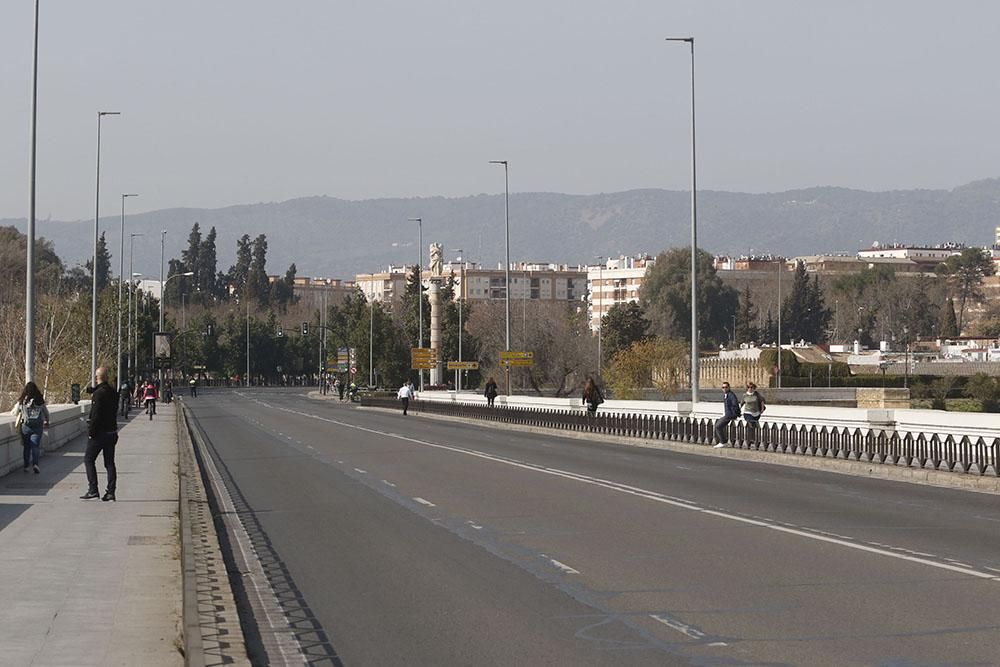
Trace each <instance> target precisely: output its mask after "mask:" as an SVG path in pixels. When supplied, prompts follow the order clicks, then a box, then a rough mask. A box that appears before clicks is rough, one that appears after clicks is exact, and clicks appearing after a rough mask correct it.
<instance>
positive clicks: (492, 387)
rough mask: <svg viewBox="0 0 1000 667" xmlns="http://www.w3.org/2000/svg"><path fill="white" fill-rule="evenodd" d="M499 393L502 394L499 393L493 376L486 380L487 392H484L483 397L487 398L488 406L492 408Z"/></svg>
mask: <svg viewBox="0 0 1000 667" xmlns="http://www.w3.org/2000/svg"><path fill="white" fill-rule="evenodd" d="M498 393H500V392H498V391H497V383H496V380H494V379H493V376H492V375H491V376H490V377H489V379H488V380H486V391H484V392H483V396H485V397H486V405H488V406H489V407H491V408H492V407H493V401H495V400H496V399H497V394H498Z"/></svg>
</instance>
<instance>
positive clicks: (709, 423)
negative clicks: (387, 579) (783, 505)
mask: <svg viewBox="0 0 1000 667" xmlns="http://www.w3.org/2000/svg"><path fill="white" fill-rule="evenodd" d="M361 404H362V406H368V407H379V408H399V407H400V402H399V401H398V400H397V399H395V398H392V397H388V396H362V398H361ZM409 410H410V411H411V412H417V413H420V412H426V413H429V414H438V415H444V416H448V417H462V418H465V419H477V420H482V421H492V422H500V423H504V424H516V425H520V426H530V427H537V428H548V429H556V430H566V431H581V432H590V433H597V434H606V435H614V436H620V437H626V438H641V439H646V440H672V441H677V442H687V443H693V444H698V445H714V444H716V439H715V420H713V419H710V418H699V417H684V416H669V415H646V414H638V413H626V412H598V413H597V414H596V415H593V416H591V415H590V414H588V413H587V412H585V411H582V410H557V409H552V408H530V407H523V406H504V405H496V406H493V407H489V406H486V405H482V404H476V403H459V402H439V401H422V400H419V399H416V400H411V401H410V406H409ZM728 436H729V440H728V442H729V444H730V445H731V446H732V447H734V448H736V449H747V450H756V451H763V452H775V453H779V454H798V455H802V456H821V457H828V458H836V459H843V460H848V461H860V462H864V463H877V464H885V465H897V466H898V465H903V466H906V467H916V468H920V469H925V468H928V469H933V470H942V471H948V472H957V473H970V474H976V475H986V474H987V473H990V474H992V475H994V476H1000V470H998V462H1000V437H996V438H992V439H987V438H983V437H976V438H973V437H969V436H961V437H957V436H954V435H945V436H941V435H939V434H936V433H931V434H927V433H923V432H916V433H914V432H909V431H896V430H880V429H861V428H857V427H848V426H845V427H837V426H816V425H807V424H788V423H783V424H775V423H768V422H765V421H761V422H760V423H759V424H756V425H754V424H751V423H748V422H746V421H743V420H739V421H734V422H733V423H731V424H729V426H728Z"/></svg>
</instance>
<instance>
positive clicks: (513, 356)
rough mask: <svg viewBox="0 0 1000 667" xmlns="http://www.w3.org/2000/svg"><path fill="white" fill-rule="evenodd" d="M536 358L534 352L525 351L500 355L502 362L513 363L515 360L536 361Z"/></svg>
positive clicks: (514, 351) (512, 351)
mask: <svg viewBox="0 0 1000 667" xmlns="http://www.w3.org/2000/svg"><path fill="white" fill-rule="evenodd" d="M534 358H535V353H534V352H526V351H523V350H511V351H509V352H501V353H500V360H501V361H511V360H513V359H534Z"/></svg>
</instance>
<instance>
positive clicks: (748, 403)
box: [740, 382, 766, 442]
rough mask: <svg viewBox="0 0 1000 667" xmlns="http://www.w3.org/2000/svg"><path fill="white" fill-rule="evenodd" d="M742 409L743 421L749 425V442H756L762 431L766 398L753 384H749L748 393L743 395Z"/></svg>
mask: <svg viewBox="0 0 1000 667" xmlns="http://www.w3.org/2000/svg"><path fill="white" fill-rule="evenodd" d="M740 407H741V408H743V419H744V420H745V421H746V423H747V430H748V433H747V441H748V442H750V441H753V442H755V441H756V438H755V436H756V434H757V432H758V431H759V430H760V416H761V415H762V414H764V410H765V409H766V406H765V404H764V397H763V396H761V395H760V392H759V391H757V385H756V384H754V383H753V382H747V393H745V394H743V400H741V401H740Z"/></svg>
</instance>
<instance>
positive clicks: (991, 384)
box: [965, 373, 1000, 412]
mask: <svg viewBox="0 0 1000 667" xmlns="http://www.w3.org/2000/svg"><path fill="white" fill-rule="evenodd" d="M965 393H967V394H968V395H969V396H971V397H972V398H974V399H976V400H977V401H979V403H980V405H981V406H982V408H983V410H984V411H986V412H996V411H997V400H998V399H1000V385H998V384H997V380H996V378H993V377H990V376H989V375H987V374H986V373H976V374H975V375H973V376H972V377H970V378H969V379H968V380H967V381H966V383H965Z"/></svg>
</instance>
